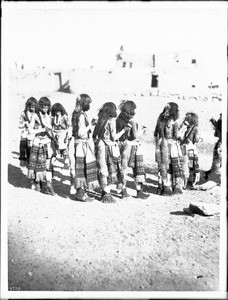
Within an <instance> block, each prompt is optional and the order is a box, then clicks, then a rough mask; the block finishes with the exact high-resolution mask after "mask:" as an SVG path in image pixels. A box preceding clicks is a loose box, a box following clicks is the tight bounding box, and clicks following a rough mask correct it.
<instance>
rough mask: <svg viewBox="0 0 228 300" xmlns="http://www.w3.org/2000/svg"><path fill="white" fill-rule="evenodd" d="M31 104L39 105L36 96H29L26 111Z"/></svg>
mask: <svg viewBox="0 0 228 300" xmlns="http://www.w3.org/2000/svg"><path fill="white" fill-rule="evenodd" d="M31 105H35V107H36V106H37V100H36V98H34V97H30V98H28V100H27V101H26V103H25V109H24V113H26V111H27V110H28V109H29V107H30V106H31Z"/></svg>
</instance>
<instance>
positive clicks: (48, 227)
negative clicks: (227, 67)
mask: <svg viewBox="0 0 228 300" xmlns="http://www.w3.org/2000/svg"><path fill="white" fill-rule="evenodd" d="M27 96H28V95H26V94H24V95H23V94H17V95H16V94H11V95H10V98H9V99H10V101H9V108H10V109H9V113H10V118H9V120H10V122H9V124H8V130H9V132H10V135H9V140H8V183H7V184H8V193H7V196H8V288H9V290H21V291H218V290H219V280H220V278H219V258H220V256H219V251H220V249H219V242H220V204H221V197H220V188H215V189H213V190H211V191H206V192H203V191H192V190H187V191H185V192H184V193H183V194H182V195H175V196H172V197H164V196H159V195H157V194H156V185H157V178H156V164H155V161H154V145H153V143H152V139H153V130H154V125H155V122H156V118H157V116H158V114H159V113H160V110H161V109H162V108H163V105H164V103H165V102H167V99H165V100H164V99H163V100H161V99H153V101H154V102H153V104H152V103H151V99H149V98H148V99H146V98H145V97H141V98H140V99H136V98H135V99H133V100H135V101H136V103H137V104H138V118H139V119H140V120H143V121H142V123H143V124H146V126H148V128H149V129H148V132H147V135H145V136H144V137H143V138H142V145H143V147H144V154H145V164H146V170H147V185H146V187H145V190H146V192H148V193H149V194H150V197H149V198H148V199H147V200H140V199H137V198H136V197H135V196H136V191H135V189H134V183H133V178H132V176H131V170H129V182H128V188H129V193H130V194H131V196H132V197H131V198H129V199H127V200H122V199H120V198H119V197H118V195H116V196H115V198H116V203H112V204H103V203H101V202H100V195H99V194H95V195H94V196H95V200H94V201H92V202H89V203H81V202H77V201H74V199H73V198H72V197H71V196H70V193H69V191H70V186H69V171H68V170H66V169H61V168H57V167H56V168H55V177H54V180H53V186H54V190H55V192H56V193H57V195H56V196H54V197H52V196H49V195H44V194H42V193H39V192H35V191H32V190H30V189H29V183H28V180H27V178H26V172H25V171H23V170H21V168H20V167H19V160H18V157H19V130H18V129H17V124H18V119H19V114H20V112H21V111H22V110H23V108H24V103H25V101H26V99H27ZM35 96H37V98H39V97H38V96H40V95H38V94H37V95H35ZM48 96H50V99H51V101H52V103H54V102H61V103H62V104H64V106H65V108H66V109H67V111H68V112H72V109H73V107H74V104H75V98H76V97H75V95H68V94H63V93H53V94H50V95H48ZM98 96H99V95H97V97H96V95H95V96H94V99H95V100H94V102H93V103H94V112H96V111H97V109H98V108H99V106H100V103H101V102H99V101H98V99H99V97H98ZM100 101H101V100H100ZM105 101H110V100H109V99H107V100H105ZM140 101H141V102H140ZM103 102H104V101H103ZM140 103H141V104H143V105H142V106H141V105H140ZM195 105H196V103H195V104H194V106H192V103H189V102H188V103H187V104H186V102H182V103H181V112H185V111H187V110H189V109H191V110H192V109H193V108H194V107H195ZM220 108H221V107H220V105H219V104H216V103H211V104H210V106H209V105H208V103H204V102H202V103H199V104H197V111H198V112H199V114H200V116H201V119H202V120H208V119H209V118H210V117H211V116H212V115H213V114H214V115H215V117H217V115H219V113H220ZM182 116H184V115H183V113H182ZM11 120H15V121H14V122H11ZM202 124H203V125H202V127H201V130H202V135H203V137H204V142H203V143H202V144H201V146H200V147H199V149H200V153H199V157H200V167H201V169H202V170H207V169H208V168H210V165H211V159H212V149H213V144H214V141H216V140H215V139H214V137H213V130H212V129H211V128H210V126H209V124H208V123H207V124H206V125H205V124H204V123H203V122H202ZM196 201H197V202H199V203H206V204H207V205H209V206H210V207H211V209H212V210H213V213H214V215H213V216H211V217H202V216H199V215H195V216H194V217H192V216H190V215H188V214H186V213H184V212H183V208H185V207H188V206H189V204H190V203H191V202H196Z"/></svg>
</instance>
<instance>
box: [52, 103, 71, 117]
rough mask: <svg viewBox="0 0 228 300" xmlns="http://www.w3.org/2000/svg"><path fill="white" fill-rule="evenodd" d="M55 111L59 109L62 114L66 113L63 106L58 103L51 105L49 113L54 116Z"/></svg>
mask: <svg viewBox="0 0 228 300" xmlns="http://www.w3.org/2000/svg"><path fill="white" fill-rule="evenodd" d="M57 111H60V112H61V115H62V116H63V115H67V112H66V110H65V108H64V107H63V106H62V104H60V103H55V104H53V105H52V107H51V115H52V116H53V117H54V116H55V115H56V112H57Z"/></svg>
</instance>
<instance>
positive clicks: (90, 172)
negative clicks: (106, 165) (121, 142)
mask: <svg viewBox="0 0 228 300" xmlns="http://www.w3.org/2000/svg"><path fill="white" fill-rule="evenodd" d="M97 174H98V169H97V162H96V161H95V160H94V161H91V162H86V156H83V157H81V156H77V157H76V159H75V175H76V176H75V183H76V187H81V188H89V189H91V188H94V187H96V186H98V178H97Z"/></svg>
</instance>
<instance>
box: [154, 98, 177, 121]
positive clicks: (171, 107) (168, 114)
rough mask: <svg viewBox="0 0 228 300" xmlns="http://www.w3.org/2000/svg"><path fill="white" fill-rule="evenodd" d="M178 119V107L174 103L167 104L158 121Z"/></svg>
mask: <svg viewBox="0 0 228 300" xmlns="http://www.w3.org/2000/svg"><path fill="white" fill-rule="evenodd" d="M178 118H179V107H178V104H177V103H175V102H169V103H167V104H166V106H165V107H164V109H163V111H162V112H161V113H160V115H159V119H160V121H165V120H171V119H173V120H174V121H176V120H177V119H178Z"/></svg>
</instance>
